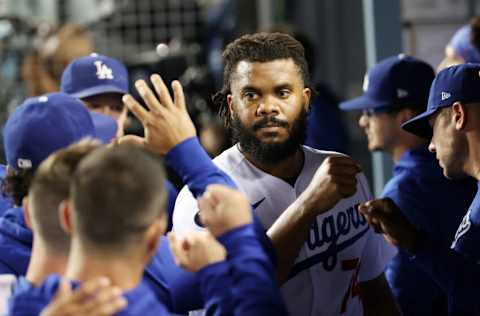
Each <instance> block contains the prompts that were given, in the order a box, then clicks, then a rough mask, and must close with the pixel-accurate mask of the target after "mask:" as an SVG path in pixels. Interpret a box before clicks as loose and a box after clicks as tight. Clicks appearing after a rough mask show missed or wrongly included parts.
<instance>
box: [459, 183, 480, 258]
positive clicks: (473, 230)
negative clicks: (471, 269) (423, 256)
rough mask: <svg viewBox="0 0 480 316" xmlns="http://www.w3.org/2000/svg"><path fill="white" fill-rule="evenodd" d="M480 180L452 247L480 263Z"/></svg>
mask: <svg viewBox="0 0 480 316" xmlns="http://www.w3.org/2000/svg"><path fill="white" fill-rule="evenodd" d="M479 241H480V182H479V189H478V191H477V194H476V195H475V198H474V199H473V201H472V204H471V205H470V208H469V209H468V212H467V214H465V217H464V218H463V221H462V223H461V224H460V226H459V227H458V230H457V233H456V234H455V239H454V241H453V243H452V248H453V249H455V250H456V251H458V252H459V253H461V254H463V255H465V256H466V257H468V258H470V259H473V260H474V261H476V262H479V263H480V250H479V249H478V243H479Z"/></svg>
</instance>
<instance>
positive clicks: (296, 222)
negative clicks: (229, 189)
mask: <svg viewBox="0 0 480 316" xmlns="http://www.w3.org/2000/svg"><path fill="white" fill-rule="evenodd" d="M223 56H224V60H225V72H224V85H223V88H222V90H221V91H220V92H219V93H218V94H216V95H215V97H214V101H215V102H216V103H217V104H218V105H219V107H220V109H221V111H222V113H223V115H224V118H225V121H226V124H227V126H229V127H230V128H231V129H232V131H233V135H234V138H235V140H236V141H237V144H235V145H234V146H233V147H231V148H230V149H228V150H226V151H225V152H223V153H222V154H221V155H220V156H218V157H217V158H216V159H215V160H214V162H215V163H216V164H217V165H218V166H219V167H220V168H221V169H222V170H223V171H225V172H226V173H227V174H228V175H229V176H230V177H231V178H233V180H234V181H235V182H236V184H237V185H238V187H239V188H240V190H242V191H243V192H244V193H246V195H247V196H248V198H249V200H250V203H251V205H252V208H254V209H255V211H256V213H257V215H258V216H259V217H260V219H261V221H262V223H263V225H264V227H265V228H266V229H269V230H268V234H269V236H270V237H271V238H272V242H273V244H274V246H275V248H276V250H277V252H278V256H279V261H278V264H279V267H278V272H279V273H278V275H279V279H280V281H282V282H285V283H284V284H283V286H282V292H283V294H284V295H283V296H284V299H285V301H286V303H287V307H288V308H289V311H290V313H291V314H292V315H364V314H365V315H397V314H398V310H397V307H396V305H395V303H394V300H393V299H392V296H391V292H390V289H389V287H388V285H387V283H386V281H385V278H384V274H383V271H384V269H385V266H386V264H387V263H388V261H389V260H390V259H391V257H392V256H393V255H394V254H395V250H394V249H393V248H391V247H390V246H389V245H388V244H387V243H386V242H385V240H384V239H383V238H382V237H381V236H379V235H375V234H374V233H373V231H372V230H371V229H370V228H369V226H368V224H367V222H366V220H365V219H364V217H363V216H362V215H361V214H360V213H359V211H358V209H357V206H358V205H359V204H360V203H363V202H365V201H368V200H370V199H371V198H372V196H371V194H370V190H369V187H368V183H367V180H366V178H365V176H364V175H363V174H361V173H359V174H358V175H357V176H354V175H355V174H356V172H352V170H356V169H357V168H358V165H356V163H354V162H353V161H352V160H351V159H350V158H349V157H346V156H345V155H341V154H338V153H333V152H325V151H319V150H314V149H312V148H309V147H306V146H302V145H301V144H302V142H303V134H304V129H305V119H306V115H307V111H308V105H309V100H310V96H311V90H310V89H309V88H308V83H309V74H308V69H307V65H306V60H305V57H304V53H303V47H302V46H301V44H300V43H299V42H298V41H296V40H295V39H293V38H292V37H290V36H288V35H285V34H280V33H270V34H268V33H258V34H253V35H245V36H242V37H241V38H239V39H237V40H236V41H234V42H233V43H231V44H230V45H228V46H227V48H226V50H225V52H224V55H223ZM192 163H194V161H192ZM328 164H330V165H334V166H336V168H335V170H336V174H333V175H331V174H330V175H329V176H330V177H335V176H342V175H349V174H351V175H352V176H350V177H343V179H342V181H344V182H348V183H350V184H352V183H354V184H355V183H356V192H351V194H345V195H344V196H350V197H348V198H344V199H341V200H340V201H339V202H338V203H337V200H335V199H331V198H329V196H328V192H329V190H330V191H334V190H335V188H334V187H333V186H332V187H328V186H327V188H320V187H319V188H318V189H319V190H320V189H322V190H325V191H324V192H325V199H324V201H322V202H320V203H317V204H316V208H317V214H320V215H318V216H316V217H312V218H310V220H308V221H305V219H304V218H303V219H301V220H300V218H302V216H301V215H302V211H303V209H302V208H301V207H299V208H297V209H295V205H296V203H294V201H295V200H296V199H297V198H298V197H299V196H301V194H302V192H303V191H304V190H305V189H306V188H307V185H308V184H309V183H310V182H311V180H312V178H313V176H314V174H315V173H316V171H317V169H318V170H321V168H324V167H325V166H326V165H328ZM319 168H320V169H319ZM320 174H321V173H320ZM316 176H317V175H316ZM284 210H286V211H285V213H288V214H287V215H292V216H291V217H287V216H284V215H285V213H284V214H282V213H283V212H284ZM281 215H282V216H281ZM173 221H174V231H180V232H182V231H188V230H190V229H192V228H193V229H202V227H201V226H202V223H201V215H200V214H199V212H198V206H197V202H196V200H195V198H194V197H193V196H192V194H191V193H190V192H189V190H188V188H186V187H185V188H183V189H182V191H181V192H180V194H179V196H178V199H177V201H176V205H175V210H174V217H173ZM300 221H303V222H301V223H300ZM276 231H283V232H288V233H286V234H280V235H278V234H275V232H276ZM300 247H301V250H300V252H299V253H298V252H297V251H296V249H298V248H300ZM292 261H294V263H293V262H292ZM292 263H293V265H291V264H292Z"/></svg>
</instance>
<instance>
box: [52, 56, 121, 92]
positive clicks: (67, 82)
mask: <svg viewBox="0 0 480 316" xmlns="http://www.w3.org/2000/svg"><path fill="white" fill-rule="evenodd" d="M60 90H61V91H62V92H65V93H68V94H70V95H71V96H74V97H75V98H79V99H81V98H86V97H91V96H94V95H98V94H104V93H120V94H126V93H128V71H127V68H126V67H125V65H123V64H122V63H121V62H120V61H118V60H116V59H114V58H110V57H107V56H103V55H99V54H96V53H93V54H91V55H89V56H84V57H80V58H77V59H75V60H73V61H72V62H71V63H70V64H69V65H68V66H67V68H65V70H64V72H63V74H62V80H61V82H60Z"/></svg>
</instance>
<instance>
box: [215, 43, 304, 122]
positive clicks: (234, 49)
mask: <svg viewBox="0 0 480 316" xmlns="http://www.w3.org/2000/svg"><path fill="white" fill-rule="evenodd" d="M290 58H291V59H292V60H293V62H294V63H295V65H296V66H297V67H298V72H299V75H300V76H301V77H302V80H303V83H304V84H305V86H309V85H310V74H309V71H308V64H307V61H306V59H305V50H304V48H303V46H302V44H301V43H300V42H299V41H297V40H296V39H295V38H293V37H292V36H290V35H288V34H285V33H255V34H247V35H243V36H241V37H240V38H238V39H236V40H235V41H233V42H232V43H230V44H228V45H227V47H226V48H225V50H224V52H223V60H224V66H225V67H224V72H223V87H222V90H221V91H219V92H218V93H217V94H215V96H214V97H213V102H214V103H215V105H216V106H217V107H218V108H219V111H220V115H222V116H224V118H225V119H226V124H227V125H228V124H229V120H228V117H229V115H228V107H227V103H226V97H227V95H228V94H229V93H230V86H231V82H232V77H233V74H234V72H235V68H236V66H237V65H238V63H239V62H241V61H248V62H260V63H264V62H271V61H274V60H278V59H290Z"/></svg>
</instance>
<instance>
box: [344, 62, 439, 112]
mask: <svg viewBox="0 0 480 316" xmlns="http://www.w3.org/2000/svg"><path fill="white" fill-rule="evenodd" d="M434 77H435V73H434V70H433V68H432V67H431V66H430V65H429V64H427V63H426V62H424V61H421V60H419V59H417V58H414V57H411V56H406V55H404V54H400V55H396V56H392V57H389V58H387V59H384V60H382V61H380V62H379V63H378V64H376V65H375V66H374V67H373V68H372V69H370V70H369V71H368V72H367V74H366V75H365V78H364V82H363V91H364V93H363V95H362V96H360V97H358V98H355V99H353V100H349V101H346V102H342V103H340V108H341V109H342V110H346V111H351V110H366V109H374V110H388V109H392V108H401V107H402V106H405V105H410V106H412V105H413V106H425V105H426V104H427V100H428V91H429V89H430V84H431V83H432V80H433V78H434Z"/></svg>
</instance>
